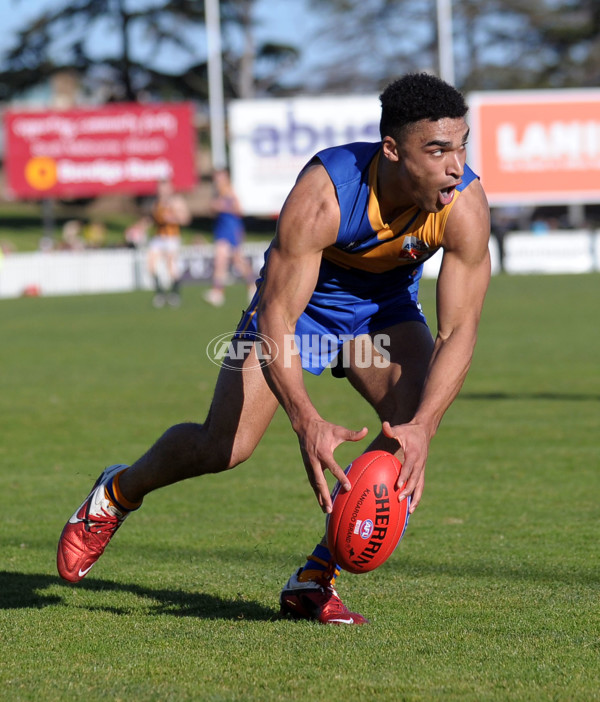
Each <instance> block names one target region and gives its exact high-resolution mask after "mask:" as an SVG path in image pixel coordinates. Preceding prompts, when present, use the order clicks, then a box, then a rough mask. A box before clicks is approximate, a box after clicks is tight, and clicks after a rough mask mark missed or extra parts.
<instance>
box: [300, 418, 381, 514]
mask: <svg viewBox="0 0 600 702" xmlns="http://www.w3.org/2000/svg"><path fill="white" fill-rule="evenodd" d="M367 432H368V429H367V427H363V428H362V429H361V430H360V431H352V430H351V429H346V428H345V427H342V426H339V425H337V424H331V423H330V422H326V421H325V420H323V419H318V420H314V419H313V420H312V421H311V422H309V424H308V425H307V426H306V428H304V430H303V431H298V441H299V442H300V451H301V453H302V460H303V461H304V467H305V468H306V473H307V475H308V481H309V483H310V484H311V487H312V489H313V490H314V492H315V495H316V497H317V502H318V503H319V506H320V507H321V509H322V510H323V512H325V513H327V514H329V513H330V512H331V495H330V492H329V486H328V484H327V480H326V478H325V470H329V471H330V472H331V473H332V475H333V476H334V478H335V479H336V480H339V482H340V484H341V486H342V490H349V489H350V487H351V485H350V481H349V480H348V478H347V477H346V474H345V473H344V471H343V469H342V468H341V467H340V466H339V465H338V463H337V461H336V460H335V458H334V457H333V452H334V451H335V449H336V448H337V447H338V446H339V445H340V444H342V443H343V442H344V441H360V440H361V439H364V438H365V436H366V435H367Z"/></svg>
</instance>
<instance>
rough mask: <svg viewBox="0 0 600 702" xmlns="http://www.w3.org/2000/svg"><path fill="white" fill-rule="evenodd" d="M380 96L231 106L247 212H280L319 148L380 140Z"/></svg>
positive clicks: (236, 169)
mask: <svg viewBox="0 0 600 702" xmlns="http://www.w3.org/2000/svg"><path fill="white" fill-rule="evenodd" d="M380 112H381V107H380V103H379V97H378V96H377V95H369V96H352V97H314V98H309V97H301V98H290V99H268V100H236V101H233V102H232V103H231V104H230V106H229V131H230V162H231V172H232V179H233V185H234V187H235V189H236V192H237V194H238V197H239V198H240V202H241V204H242V209H243V211H244V213H245V214H248V215H263V216H264V215H267V216H271V215H273V216H275V215H278V214H279V212H280V210H281V207H282V205H283V203H284V201H285V199H286V197H287V195H288V193H289V191H290V190H291V188H292V186H293V185H294V182H295V181H296V178H297V176H298V173H299V172H300V170H301V169H302V167H303V166H304V165H305V164H306V163H307V162H308V161H309V160H310V158H311V157H312V156H313V155H314V154H315V153H316V152H317V151H320V150H321V149H325V148H327V147H329V146H336V145H338V144H345V143H349V142H352V141H379V139H380V137H379V118H380Z"/></svg>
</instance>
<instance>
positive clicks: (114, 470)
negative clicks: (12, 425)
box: [58, 74, 490, 624]
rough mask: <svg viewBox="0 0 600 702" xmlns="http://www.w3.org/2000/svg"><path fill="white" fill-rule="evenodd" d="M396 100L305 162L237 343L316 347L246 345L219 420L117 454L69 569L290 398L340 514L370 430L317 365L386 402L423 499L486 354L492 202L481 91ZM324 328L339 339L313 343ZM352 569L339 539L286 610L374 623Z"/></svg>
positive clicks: (226, 453) (410, 477) (72, 544)
mask: <svg viewBox="0 0 600 702" xmlns="http://www.w3.org/2000/svg"><path fill="white" fill-rule="evenodd" d="M381 105H382V114H381V141H380V142H377V143H353V144H347V145H344V146H339V147H333V148H330V149H326V150H324V151H322V152H320V153H318V154H317V155H316V156H314V157H313V158H312V159H311V161H310V162H309V163H308V164H307V165H306V167H305V168H304V169H303V170H302V172H301V173H300V175H299V177H298V180H297V182H296V184H295V186H294V187H293V189H292V191H291V192H290V194H289V196H288V198H287V200H286V202H285V204H284V206H283V209H282V211H281V215H280V217H279V221H278V225H277V231H276V235H275V238H274V240H273V242H272V243H271V246H270V248H269V250H268V252H267V254H266V261H265V267H264V269H263V272H262V275H261V277H260V278H259V281H258V288H257V293H256V295H255V297H254V300H253V301H252V303H251V304H250V307H249V308H248V310H247V311H246V313H245V314H244V316H243V318H242V320H241V322H240V325H239V328H238V331H237V334H236V336H235V337H234V341H233V344H234V345H235V344H242V342H244V343H245V344H246V345H247V339H249V338H250V339H252V338H255V339H258V338H261V337H268V338H269V339H270V340H271V341H270V343H274V344H277V347H278V348H279V349H285V348H290V344H289V343H288V342H289V339H290V337H291V336H293V337H294V339H296V340H297V351H298V353H297V354H284V353H280V354H279V355H278V356H277V358H276V359H275V360H274V361H273V362H272V363H270V364H269V365H264V364H263V366H262V367H261V364H260V362H259V357H260V356H261V353H260V348H259V347H258V345H259V343H260V342H259V341H258V340H257V341H256V342H255V343H254V345H249V346H250V348H251V350H249V351H248V353H247V354H245V357H244V358H243V359H240V358H239V356H240V355H243V354H237V353H236V354H232V358H230V359H228V362H227V364H226V365H224V366H223V368H222V369H221V372H220V374H219V377H218V380H217V384H216V390H215V394H214V398H213V402H212V405H211V408H210V411H209V413H208V417H207V418H206V421H205V422H204V423H203V424H195V423H186V424H178V425H176V426H173V427H171V428H170V429H168V430H167V431H166V432H165V434H163V436H162V437H161V438H159V439H158V441H157V442H156V443H155V444H154V446H152V447H151V448H150V449H149V450H148V452H147V453H146V454H145V455H143V456H142V457H141V458H140V459H139V460H137V461H136V462H135V463H133V464H132V465H131V466H130V467H127V466H126V465H121V464H119V465H114V466H111V467H109V468H107V469H106V470H105V471H104V472H103V473H102V474H101V476H100V477H99V478H98V481H97V482H96V484H95V485H94V487H93V488H92V491H91V493H90V495H89V496H88V498H87V499H86V500H85V501H84V503H83V504H82V505H81V507H79V508H78V509H77V511H76V512H75V514H74V515H73V516H72V517H71V519H70V520H69V522H68V523H67V525H66V526H65V528H64V530H63V532H62V535H61V538H60V543H59V548H58V570H59V573H60V574H61V576H62V577H63V578H65V579H67V580H70V581H73V582H75V581H78V580H80V579H81V578H82V577H83V576H84V575H85V574H86V573H87V572H88V571H89V570H90V568H91V567H92V566H93V564H94V563H95V562H96V560H97V559H98V557H99V556H100V555H101V554H102V552H103V551H104V548H105V546H106V545H107V544H108V542H109V540H110V538H111V537H112V535H113V534H114V532H115V531H116V529H117V528H118V527H119V526H120V525H121V524H122V523H123V520H124V519H125V518H126V517H127V515H128V514H129V513H130V512H131V511H133V510H135V509H137V508H138V507H139V506H140V505H141V503H142V500H143V498H144V496H145V495H147V494H148V493H149V492H151V491H152V490H156V489H157V488H161V487H164V486H166V485H170V484H172V483H175V482H177V481H180V480H184V479H186V478H191V477H194V476H198V475H203V474H205V473H215V472H219V471H223V470H226V469H228V468H233V467H234V466H236V465H238V464H240V463H242V462H243V461H245V460H246V459H248V458H249V457H250V456H251V454H252V452H253V451H254V448H255V447H256V445H257V444H258V442H259V440H260V439H261V437H262V435H263V433H264V432H265V430H266V428H267V426H268V425H269V423H270V421H271V418H272V417H273V414H274V412H275V410H276V408H277V406H278V405H281V406H282V407H283V408H284V410H285V411H286V413H287V415H288V417H289V420H290V423H291V425H292V428H293V430H294V431H295V433H296V435H297V437H298V441H299V444H300V452H301V455H302V459H303V462H304V466H305V469H306V471H307V474H308V480H309V482H310V484H311V486H312V488H313V490H314V492H315V495H316V498H317V501H318V503H319V505H320V506H321V509H322V510H323V511H324V512H326V513H328V512H330V511H331V496H330V492H329V488H328V484H327V481H326V478H325V471H326V470H329V471H330V472H331V473H332V474H333V476H334V477H335V478H336V479H338V480H339V481H340V482H341V484H342V486H343V489H349V487H350V486H349V481H348V478H347V477H346V476H345V474H344V471H343V470H342V468H341V467H340V466H339V465H338V464H337V462H336V460H335V458H334V450H335V449H336V448H337V446H339V445H340V444H341V443H342V442H344V441H360V440H361V439H363V438H364V437H365V436H366V434H367V430H366V428H362V429H360V430H356V429H350V428H347V427H343V426H339V425H336V424H332V423H331V422H329V421H327V419H326V418H324V417H322V416H321V415H320V414H319V411H318V409H317V408H316V407H315V406H314V405H313V403H312V401H311V399H310V397H309V395H308V393H307V390H306V387H305V385H304V382H303V372H302V371H303V368H304V369H307V370H309V371H311V372H313V373H317V374H318V373H320V372H321V371H322V370H323V368H325V367H326V366H327V365H329V364H331V365H332V366H333V367H334V374H335V375H338V376H345V377H346V378H347V379H348V381H349V382H350V383H351V384H352V385H353V387H355V388H356V389H357V390H358V392H359V393H360V394H361V395H362V396H363V397H364V398H365V400H366V401H367V402H369V403H370V404H371V405H372V406H373V407H374V409H375V411H376V412H377V414H378V416H379V418H380V420H381V422H382V429H381V432H380V433H379V434H378V435H377V436H376V437H375V438H374V440H373V441H372V442H371V444H370V445H369V446H368V449H369V450H374V449H384V450H388V451H391V452H394V453H396V455H398V457H399V458H400V460H401V461H402V463H403V467H402V471H401V474H400V477H399V481H398V483H399V485H401V484H403V483H404V482H405V481H406V486H405V487H404V489H403V490H401V492H400V495H399V497H400V499H409V498H410V499H411V504H410V511H411V512H414V510H415V509H416V507H417V505H418V504H419V501H420V500H421V496H422V494H423V487H424V481H425V463H426V460H427V454H428V448H429V444H430V442H431V440H432V438H433V436H434V435H435V433H436V431H437V429H438V426H439V424H440V421H441V419H442V417H443V415H444V413H445V412H446V410H447V409H448V407H449V406H450V404H451V403H452V401H453V400H454V398H455V397H456V396H457V394H458V392H459V390H460V388H461V386H462V384H463V381H464V379H465V376H466V373H467V371H468V368H469V366H470V363H471V357H472V354H473V349H474V346H475V342H476V336H477V329H478V324H479V319H480V315H481V311H482V306H483V301H484V297H485V293H486V290H487V286H488V283H489V277H490V260H489V254H488V238H489V230H490V223H489V209H488V205H487V202H486V198H485V195H484V192H483V189H482V187H481V184H480V182H479V180H478V178H477V177H476V176H475V174H474V173H473V172H472V171H471V170H470V168H469V167H468V166H467V165H466V143H467V138H468V134H469V128H468V126H467V123H466V120H465V115H466V113H467V105H466V103H465V101H464V99H463V97H462V95H461V94H460V93H459V92H458V91H456V90H455V89H454V88H453V87H451V86H450V85H448V84H446V83H444V82H443V81H441V80H439V79H438V78H435V77H434V76H431V75H427V74H410V75H407V76H404V77H403V78H401V79H399V80H397V81H396V82H394V83H392V84H391V85H389V86H388V87H387V88H386V90H385V91H384V92H383V93H382V95H381ZM440 248H441V249H443V260H442V264H441V269H440V273H439V277H438V281H437V325H438V328H437V335H436V337H435V340H434V339H433V338H432V335H431V333H430V332H429V329H428V327H427V325H426V323H425V319H424V317H423V314H422V312H421V308H420V306H419V303H418V300H417V294H418V287H419V278H420V276H421V270H422V264H423V262H424V261H425V260H426V259H427V258H429V257H430V256H431V255H432V254H433V253H434V252H435V251H437V250H438V249H440ZM314 335H318V338H321V339H324V340H325V339H326V340H327V343H324V344H321V345H319V344H314V343H308V344H304V343H303V339H306V338H314ZM376 337H379V339H381V338H386V339H388V341H389V344H388V345H387V348H386V349H385V351H386V356H387V357H386V358H385V359H383V360H385V361H386V362H385V363H381V362H378V363H375V362H374V363H371V364H370V365H369V364H364V363H360V364H359V363H357V362H356V358H355V354H354V353H353V347H354V345H355V344H357V343H358V339H359V338H360V342H361V343H365V338H366V339H367V340H371V341H370V343H371V344H372V349H371V351H372V354H371V358H373V359H375V358H378V359H379V360H380V361H381V360H382V359H381V356H382V354H381V348H380V347H377V348H376V345H375V342H374V339H375V338H376ZM367 343H369V341H367ZM365 365H367V367H364V366H365ZM242 369H243V370H244V372H239V371H240V370H242ZM338 574H339V569H338V567H337V564H336V563H335V562H334V561H333V559H332V558H331V554H330V552H329V549H328V548H327V543H326V542H325V541H322V542H321V543H319V544H318V545H317V546H316V548H315V550H314V552H313V553H312V554H311V555H310V556H309V557H308V559H307V562H306V564H305V565H304V567H303V568H300V569H299V570H298V571H297V572H296V573H294V574H293V575H292V577H291V578H290V579H289V581H288V583H287V584H286V585H285V587H284V589H283V591H282V592H281V596H280V605H281V610H282V612H283V613H284V614H289V615H292V616H294V617H300V618H306V619H313V620H316V621H319V622H322V623H324V624H328V623H332V624H363V623H365V621H366V619H365V618H364V617H363V616H362V615H360V614H357V613H354V612H351V611H349V610H348V609H347V607H346V606H345V605H344V604H343V602H342V601H341V599H340V598H339V596H338V594H337V592H336V589H335V583H336V577H337V575H338Z"/></svg>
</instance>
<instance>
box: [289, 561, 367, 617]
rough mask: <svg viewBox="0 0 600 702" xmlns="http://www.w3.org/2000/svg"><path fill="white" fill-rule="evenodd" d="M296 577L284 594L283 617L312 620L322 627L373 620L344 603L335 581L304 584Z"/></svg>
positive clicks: (299, 571)
mask: <svg viewBox="0 0 600 702" xmlns="http://www.w3.org/2000/svg"><path fill="white" fill-rule="evenodd" d="M301 572H302V568H300V570H298V572H297V573H294V574H293V575H292V577H291V578H290V579H289V580H288V581H287V584H286V586H285V587H284V588H283V590H282V591H281V595H280V596H279V603H280V605H281V614H282V615H284V616H290V617H293V618H294V619H311V620H313V621H317V622H320V623H321V624H340V625H341V624H368V623H369V620H368V619H366V618H365V617H363V616H362V614H357V613H356V612H351V611H350V610H349V609H348V608H347V607H346V605H345V604H344V603H343V602H342V601H341V600H340V598H339V596H338V594H337V592H336V591H335V589H334V587H333V585H332V583H331V580H329V579H324V580H323V582H315V581H314V580H308V581H306V582H301V581H300V580H298V576H299V575H300V573H301Z"/></svg>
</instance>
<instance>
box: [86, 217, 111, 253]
mask: <svg viewBox="0 0 600 702" xmlns="http://www.w3.org/2000/svg"><path fill="white" fill-rule="evenodd" d="M83 239H84V241H85V245H86V246H89V247H90V248H94V249H97V248H100V247H101V246H104V244H105V242H106V227H105V226H104V224H103V223H102V222H97V221H92V222H89V224H86V226H85V227H84V228H83Z"/></svg>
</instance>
